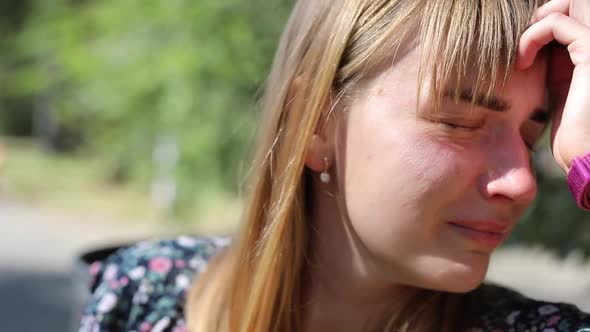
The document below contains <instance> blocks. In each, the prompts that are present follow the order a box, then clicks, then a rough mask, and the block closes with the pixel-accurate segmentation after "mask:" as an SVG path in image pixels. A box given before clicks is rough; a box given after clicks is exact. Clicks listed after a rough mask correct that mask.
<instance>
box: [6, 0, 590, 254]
mask: <svg viewBox="0 0 590 332" xmlns="http://www.w3.org/2000/svg"><path fill="white" fill-rule="evenodd" d="M291 5H292V1H289V0H250V1H240V0H200V1H189V0H141V1H140V0H125V1H117V0H0V15H1V17H0V37H1V38H0V131H1V132H4V133H8V134H14V135H27V134H32V133H33V132H35V134H36V135H40V136H46V138H47V139H48V140H56V141H57V142H58V143H59V142H62V143H61V145H62V147H63V148H64V149H65V151H66V152H68V153H72V151H76V149H74V148H76V147H77V148H78V150H82V151H90V153H92V154H94V155H100V156H101V157H102V158H101V159H107V160H109V161H110V162H109V165H110V166H109V169H108V173H109V174H110V176H109V177H110V178H111V179H112V180H114V181H117V182H138V183H140V184H142V185H145V186H147V185H149V183H150V181H151V179H152V178H153V177H154V176H155V175H156V174H157V172H158V170H157V169H155V167H154V163H153V150H154V147H155V146H156V144H157V142H158V141H159V140H162V139H165V140H170V138H172V139H173V140H175V141H176V142H177V143H178V152H179V153H178V156H179V160H178V163H177V164H176V165H175V166H174V169H173V170H172V171H173V173H174V177H175V179H176V181H177V183H178V185H179V187H178V191H179V196H178V201H177V206H176V211H177V213H182V211H183V207H184V208H186V207H189V206H191V205H192V204H193V202H194V201H195V199H194V198H195V195H197V194H199V193H205V194H207V193H208V192H210V191H211V190H223V191H227V190H229V191H236V190H237V189H238V188H237V187H238V185H239V184H240V183H242V182H243V181H244V179H241V178H240V176H243V175H244V171H243V170H244V169H246V168H247V166H242V162H243V160H247V159H246V156H247V153H248V151H249V149H250V145H251V142H252V138H253V133H254V130H255V126H256V112H254V110H255V102H256V98H257V95H258V92H259V89H260V87H261V86H262V85H263V83H264V82H263V80H264V78H265V76H266V73H267V71H268V69H269V67H270V64H271V59H272V56H273V53H274V48H275V47H276V43H277V41H278V38H279V35H280V32H281V30H282V27H283V25H284V22H285V21H286V18H287V15H288V11H289V9H290V7H291ZM31 119H37V120H34V121H31ZM39 123H46V125H45V126H43V125H40V124H39ZM64 137H65V138H64ZM67 139H69V141H68V140H67ZM64 140H65V142H70V143H69V144H65V143H63V142H64ZM71 142H73V143H71ZM52 143H55V142H52ZM58 145H59V144H58ZM538 177H539V184H540V195H539V197H538V199H537V201H536V203H535V204H534V206H533V207H532V209H531V210H530V211H529V213H528V214H527V216H526V217H525V218H524V219H523V220H522V221H521V222H520V223H519V225H518V227H517V229H516V231H515V233H514V235H513V236H512V238H511V240H510V241H511V243H527V244H536V243H539V244H545V245H549V246H550V247H551V248H553V249H555V250H556V251H558V252H559V253H561V254H565V253H567V252H568V251H569V250H571V249H572V248H582V249H583V250H584V251H585V252H586V253H590V220H589V219H590V218H589V214H588V213H587V212H584V211H581V210H579V209H578V208H577V207H576V206H575V204H574V202H573V200H572V199H571V197H570V195H569V192H568V191H567V187H566V185H565V182H564V180H563V177H559V176H555V175H552V174H549V173H548V172H547V171H546V170H544V169H543V168H542V167H541V168H539V174H538Z"/></svg>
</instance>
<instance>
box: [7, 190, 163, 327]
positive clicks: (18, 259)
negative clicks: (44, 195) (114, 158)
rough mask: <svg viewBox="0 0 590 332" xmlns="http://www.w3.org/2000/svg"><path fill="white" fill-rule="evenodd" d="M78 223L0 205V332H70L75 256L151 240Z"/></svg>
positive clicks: (149, 230) (139, 233) (140, 233)
mask: <svg viewBox="0 0 590 332" xmlns="http://www.w3.org/2000/svg"><path fill="white" fill-rule="evenodd" d="M84 218H85V219H86V220H80V219H79V218H76V217H74V216H71V215H67V214H63V213H62V214H60V213H59V212H57V211H50V210H46V209H42V208H34V207H31V206H27V205H24V204H19V203H16V202H11V201H7V200H3V199H0V230H1V232H0V321H1V322H2V328H1V329H0V330H1V331H2V332H13V331H14V332H34V331H45V332H61V331H70V330H71V328H72V326H73V325H75V324H77V317H76V316H77V311H78V310H79V307H80V293H78V288H77V287H78V284H77V282H80V281H82V280H79V279H76V278H78V276H79V275H78V274H77V271H76V265H75V262H76V256H77V255H78V254H80V253H81V252H83V251H86V250H89V249H92V248H95V247H102V246H105V245H108V244H117V243H125V242H128V241H136V240H139V239H142V238H146V237H149V236H151V235H154V234H156V230H155V229H154V227H150V226H149V225H144V226H139V225H138V226H133V227H130V226H127V227H125V226H120V225H119V226H117V225H113V224H109V223H108V222H106V221H100V220H88V219H89V218H91V217H84ZM82 221H83V222H82ZM157 233H158V234H161V230H160V231H158V232H157Z"/></svg>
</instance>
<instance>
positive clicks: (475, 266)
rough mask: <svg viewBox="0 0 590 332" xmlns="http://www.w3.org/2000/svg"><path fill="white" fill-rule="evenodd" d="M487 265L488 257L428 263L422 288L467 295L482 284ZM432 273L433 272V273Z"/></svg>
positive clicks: (481, 256)
mask: <svg viewBox="0 0 590 332" xmlns="http://www.w3.org/2000/svg"><path fill="white" fill-rule="evenodd" d="M488 265H489V255H486V256H484V255H478V256H477V257H472V258H470V259H461V260H447V259H440V258H439V259H436V261H430V262H429V264H428V265H427V266H424V267H425V269H421V270H422V272H425V273H424V274H423V275H424V276H425V278H427V280H425V282H424V286H425V287H423V288H429V289H434V290H439V291H445V292H450V293H467V292H470V291H472V290H474V289H475V288H477V287H478V286H479V285H481V283H482V282H483V280H484V278H485V276H486V273H487V270H488ZM435 267H437V268H435ZM433 271H435V272H434V273H433Z"/></svg>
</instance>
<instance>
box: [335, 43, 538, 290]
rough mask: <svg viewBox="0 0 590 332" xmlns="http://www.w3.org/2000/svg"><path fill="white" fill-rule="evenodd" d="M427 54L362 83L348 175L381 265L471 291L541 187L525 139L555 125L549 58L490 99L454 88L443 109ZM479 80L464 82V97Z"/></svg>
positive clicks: (353, 201)
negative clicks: (424, 64) (428, 97)
mask: <svg viewBox="0 0 590 332" xmlns="http://www.w3.org/2000/svg"><path fill="white" fill-rule="evenodd" d="M419 59H420V56H419V54H418V51H417V50H413V51H410V52H408V53H407V54H406V55H405V56H404V57H403V58H402V59H399V60H398V62H397V63H396V64H395V65H394V66H392V67H390V68H388V69H386V70H384V71H382V72H380V73H378V74H377V75H374V76H372V78H370V79H368V80H367V81H365V82H364V83H362V84H361V86H359V87H358V89H359V90H358V93H357V94H356V95H355V97H354V98H352V99H353V100H352V101H351V102H350V103H349V104H348V105H347V107H346V111H345V112H346V117H344V118H346V119H345V121H343V123H344V125H343V127H345V128H344V129H343V130H344V131H345V133H344V135H343V136H341V137H344V140H345V141H344V142H343V144H340V148H339V150H338V152H337V153H338V154H339V155H338V156H337V158H338V160H339V168H340V169H339V174H340V179H339V183H341V184H343V187H342V191H343V194H344V199H345V204H346V208H347V213H348V217H349V220H350V225H351V228H352V232H353V233H354V235H355V236H354V238H356V239H357V240H358V241H357V242H358V243H360V244H361V247H362V248H363V251H364V252H365V253H366V254H368V257H370V260H371V264H370V266H371V268H374V269H376V271H379V273H384V274H383V276H384V277H386V278H387V280H393V281H395V282H400V283H403V284H407V285H412V286H417V287H423V288H432V289H439V290H446V291H454V292H462V291H468V290H470V289H472V288H474V287H476V286H477V285H478V284H479V283H480V282H481V281H482V280H483V278H484V276H485V273H486V270H487V266H488V262H489V258H490V254H491V252H492V251H493V250H494V249H495V248H496V247H497V246H498V245H499V244H500V242H501V241H502V240H504V239H505V238H506V237H507V236H508V234H509V233H510V231H511V229H512V228H513V226H514V225H515V223H516V222H517V220H518V219H519V218H520V217H521V216H522V214H523V213H524V211H525V210H526V208H527V207H528V206H529V204H530V203H531V202H532V201H533V199H534V197H535V195H536V192H537V186H536V183H535V178H534V175H533V173H532V169H531V163H530V152H529V150H528V149H527V145H530V144H534V143H536V141H537V140H538V139H539V137H540V136H541V134H542V132H543V129H544V127H545V123H544V120H545V118H547V116H546V114H545V110H543V107H544V100H545V96H544V89H545V70H546V68H545V64H544V62H543V61H539V63H537V64H535V66H533V67H532V69H530V70H528V71H512V72H511V75H510V77H509V80H508V81H507V82H506V85H505V86H504V88H503V89H501V88H497V89H496V91H495V94H494V100H493V102H492V103H488V104H481V105H479V104H478V105H477V106H475V107H473V106H472V105H471V104H470V101H469V100H460V101H459V102H458V103H457V104H455V102H454V100H453V98H451V97H449V98H445V102H444V104H443V106H442V107H441V108H440V110H439V112H438V113H436V114H434V113H433V112H432V111H431V108H430V107H429V106H428V105H427V103H426V102H425V98H421V101H420V103H419V104H418V100H417V81H418V66H419ZM473 86H474V82H472V81H466V82H463V86H462V90H463V91H464V92H465V93H464V96H463V97H467V96H468V95H469V93H470V91H471V90H470V89H471V88H472V87H473ZM422 91H428V90H427V87H424V88H423V89H422ZM425 94H426V93H423V95H425ZM467 98H469V97H467ZM416 105H419V106H418V110H416ZM341 143H342V142H341Z"/></svg>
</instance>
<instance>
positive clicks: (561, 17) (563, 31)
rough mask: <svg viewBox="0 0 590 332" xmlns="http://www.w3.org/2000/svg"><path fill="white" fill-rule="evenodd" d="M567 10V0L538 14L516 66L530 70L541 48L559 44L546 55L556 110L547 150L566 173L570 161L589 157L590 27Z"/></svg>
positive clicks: (550, 4) (524, 37)
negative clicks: (548, 149)
mask: <svg viewBox="0 0 590 332" xmlns="http://www.w3.org/2000/svg"><path fill="white" fill-rule="evenodd" d="M569 7H570V0H553V1H550V2H548V3H547V4H545V5H544V6H542V7H540V8H539V9H537V11H536V12H535V14H534V16H533V19H532V22H531V25H530V26H529V28H528V29H527V30H526V31H525V32H524V33H523V35H522V37H521V38H520V44H519V46H518V51H517V53H518V54H517V62H516V67H517V68H518V69H525V68H528V67H529V66H531V65H532V63H533V62H534V60H535V57H536V55H537V53H538V52H539V50H540V49H541V48H542V47H543V46H545V45H547V44H549V43H551V42H557V43H558V44H560V46H559V47H555V48H553V49H552V51H551V53H550V55H549V61H548V66H549V67H548V81H547V85H548V88H549V91H550V94H551V95H552V96H553V97H555V103H554V105H553V106H554V107H556V109H555V116H554V119H553V125H552V128H551V147H552V150H553V156H554V158H555V161H556V162H557V164H558V165H559V166H560V167H561V168H562V169H563V170H564V171H566V172H567V171H568V170H569V167H570V165H571V163H572V160H573V158H574V157H577V156H582V155H585V154H587V153H590V27H588V26H586V25H585V24H584V23H582V22H580V21H578V20H576V19H574V18H572V17H570V16H569ZM561 45H562V46H561Z"/></svg>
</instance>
